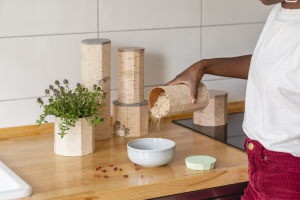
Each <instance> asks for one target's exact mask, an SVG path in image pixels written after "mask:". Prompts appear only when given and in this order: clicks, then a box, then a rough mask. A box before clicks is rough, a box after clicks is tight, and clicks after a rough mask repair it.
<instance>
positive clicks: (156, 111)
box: [150, 92, 170, 133]
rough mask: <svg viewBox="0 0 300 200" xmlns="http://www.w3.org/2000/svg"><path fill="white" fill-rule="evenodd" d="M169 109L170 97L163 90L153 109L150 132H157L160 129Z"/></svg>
mask: <svg viewBox="0 0 300 200" xmlns="http://www.w3.org/2000/svg"><path fill="white" fill-rule="evenodd" d="M169 109H170V98H169V96H168V95H167V94H166V93H165V92H162V93H161V94H160V95H159V97H158V98H157V100H156V101H155V103H154V105H153V108H152V109H151V124H150V133H155V132H156V131H158V130H159V129H160V126H161V124H162V118H163V117H164V116H166V115H167V113H168V112H169Z"/></svg>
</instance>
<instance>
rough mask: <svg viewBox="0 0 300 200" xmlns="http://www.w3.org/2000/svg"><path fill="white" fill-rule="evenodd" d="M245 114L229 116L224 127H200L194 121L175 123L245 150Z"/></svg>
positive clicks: (177, 121)
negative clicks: (243, 126)
mask: <svg viewBox="0 0 300 200" xmlns="http://www.w3.org/2000/svg"><path fill="white" fill-rule="evenodd" d="M243 119H244V113H234V114H228V123H227V124H226V125H224V126H199V125H196V124H193V119H192V118H191V119H181V120H173V122H174V123H176V124H179V125H181V126H184V127H186V128H189V129H192V130H194V131H197V132H198V133H201V134H203V135H206V136H209V137H211V138H214V139H216V140H218V141H221V142H224V143H226V144H229V145H231V146H234V147H236V148H238V149H241V150H244V147H243V146H244V141H245V139H246V137H247V136H246V134H245V133H244V131H243V129H242V124H243Z"/></svg>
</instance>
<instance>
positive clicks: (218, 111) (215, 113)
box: [193, 90, 228, 126]
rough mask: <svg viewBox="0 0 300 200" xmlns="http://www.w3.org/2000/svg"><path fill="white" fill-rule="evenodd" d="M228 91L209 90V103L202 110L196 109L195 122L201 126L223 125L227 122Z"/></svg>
mask: <svg viewBox="0 0 300 200" xmlns="http://www.w3.org/2000/svg"><path fill="white" fill-rule="evenodd" d="M227 94H228V93H227V92H225V91H221V90H209V96H210V100H209V104H208V106H207V107H206V108H205V109H204V110H202V111H195V112H194V116H193V122H194V124H197V125H200V126H223V125H225V124H227Z"/></svg>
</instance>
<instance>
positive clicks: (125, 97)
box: [118, 47, 145, 104]
mask: <svg viewBox="0 0 300 200" xmlns="http://www.w3.org/2000/svg"><path fill="white" fill-rule="evenodd" d="M144 50H145V49H144V48H142V47H122V48H119V55H118V57H119V58H118V59H119V77H118V81H119V87H118V88H119V90H118V102H119V103H124V104H137V103H143V102H144Z"/></svg>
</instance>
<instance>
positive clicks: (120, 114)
mask: <svg viewBox="0 0 300 200" xmlns="http://www.w3.org/2000/svg"><path fill="white" fill-rule="evenodd" d="M113 126H114V134H115V135H117V136H125V137H139V136H142V135H146V134H148V104H146V105H142V106H135V107H128V106H121V105H116V104H114V105H113Z"/></svg>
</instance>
